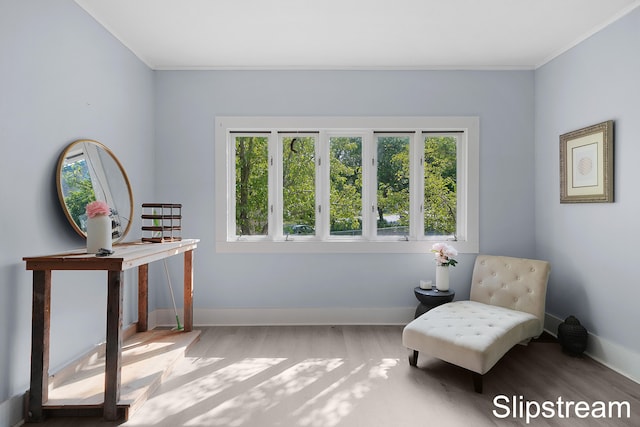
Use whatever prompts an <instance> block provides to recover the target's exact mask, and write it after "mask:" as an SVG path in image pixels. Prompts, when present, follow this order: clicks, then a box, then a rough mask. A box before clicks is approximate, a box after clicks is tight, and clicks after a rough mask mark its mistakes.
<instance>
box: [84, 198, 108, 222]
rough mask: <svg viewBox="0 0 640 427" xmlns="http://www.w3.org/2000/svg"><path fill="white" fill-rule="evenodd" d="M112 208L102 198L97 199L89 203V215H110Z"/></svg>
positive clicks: (91, 216)
mask: <svg viewBox="0 0 640 427" xmlns="http://www.w3.org/2000/svg"><path fill="white" fill-rule="evenodd" d="M110 214H111V209H110V208H109V205H107V204H106V203H105V202H102V201H100V200H96V201H95V202H91V203H89V204H88V205H87V216H88V217H89V218H93V217H94V216H96V215H110Z"/></svg>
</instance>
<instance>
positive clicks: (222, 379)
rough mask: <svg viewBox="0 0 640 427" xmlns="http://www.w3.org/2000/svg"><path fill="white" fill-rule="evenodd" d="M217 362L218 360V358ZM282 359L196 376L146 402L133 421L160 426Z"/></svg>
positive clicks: (260, 360) (255, 360)
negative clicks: (168, 417) (161, 423)
mask: <svg viewBox="0 0 640 427" xmlns="http://www.w3.org/2000/svg"><path fill="white" fill-rule="evenodd" d="M216 360H217V361H219V360H220V359H216ZM284 360H286V359H283V358H247V359H244V360H241V361H240V362H237V363H234V364H232V365H229V366H225V367H223V368H220V369H218V370H216V371H213V372H211V373H209V374H207V375H205V376H199V377H197V378H196V379H194V380H193V381H189V382H187V383H185V384H183V385H181V386H179V387H176V388H172V389H170V390H168V391H166V392H165V393H162V394H160V395H159V396H156V397H155V398H151V399H149V400H148V401H147V402H146V403H145V405H144V407H142V408H141V409H140V411H139V412H138V414H139V416H137V417H136V418H135V419H136V420H140V424H139V425H149V423H150V422H151V423H159V422H160V421H162V420H163V419H164V418H166V417H167V416H170V415H172V414H176V413H179V412H181V411H183V410H184V409H185V408H188V407H190V406H194V405H196V404H198V403H199V402H202V401H204V400H206V399H210V398H211V397H212V396H215V395H216V394H219V393H221V392H222V391H224V390H226V389H228V388H230V387H233V386H234V385H235V384H238V383H240V382H243V381H246V380H248V379H249V378H251V377H253V376H255V375H257V374H259V373H260V372H263V371H265V370H266V369H269V368H271V367H272V366H275V365H278V364H279V363H282V362H283V361H284ZM200 364H205V365H206V362H204V361H200ZM209 365H211V363H209ZM138 414H136V415H138ZM136 424H137V423H136V421H135V420H131V421H130V422H129V423H128V424H127V425H131V426H134V425H136Z"/></svg>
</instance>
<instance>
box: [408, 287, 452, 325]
mask: <svg viewBox="0 0 640 427" xmlns="http://www.w3.org/2000/svg"><path fill="white" fill-rule="evenodd" d="M413 293H414V294H415V295H416V298H418V301H420V304H418V307H416V314H415V316H414V319H415V318H417V317H419V316H422V315H423V314H424V313H426V312H427V311H429V310H431V309H432V308H435V307H437V306H439V305H442V304H446V303H448V302H451V301H453V297H455V296H456V293H455V291H453V290H451V288H449V290H448V291H439V290H437V289H436V288H431V289H422V288H421V287H419V286H416V287H415V288H414V289H413Z"/></svg>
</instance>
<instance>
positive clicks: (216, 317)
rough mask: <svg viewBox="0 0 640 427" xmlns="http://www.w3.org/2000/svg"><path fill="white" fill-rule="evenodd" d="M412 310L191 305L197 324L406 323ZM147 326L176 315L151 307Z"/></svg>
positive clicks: (172, 322) (169, 321) (171, 321)
mask: <svg viewBox="0 0 640 427" xmlns="http://www.w3.org/2000/svg"><path fill="white" fill-rule="evenodd" d="M415 311H416V309H415V307H392V308H342V307H337V308H255V309H251V308H237V309H236V308H221V309H194V312H193V323H194V324H195V325H197V326H273V325H406V324H407V323H409V322H410V321H411V320H413V315H414V313H415ZM178 316H179V317H180V319H181V321H182V310H178ZM152 318H153V322H152V321H151V319H152ZM149 326H150V327H155V326H176V315H175V313H174V311H173V310H171V309H158V310H154V312H153V315H151V314H150V315H149Z"/></svg>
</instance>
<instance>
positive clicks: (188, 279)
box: [184, 250, 193, 332]
mask: <svg viewBox="0 0 640 427" xmlns="http://www.w3.org/2000/svg"><path fill="white" fill-rule="evenodd" d="M192 330H193V250H190V251H186V252H185V253H184V331H185V332H190V331H192Z"/></svg>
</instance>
